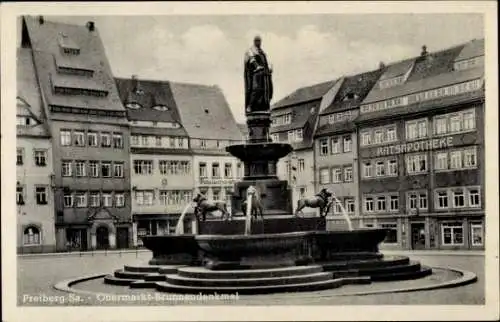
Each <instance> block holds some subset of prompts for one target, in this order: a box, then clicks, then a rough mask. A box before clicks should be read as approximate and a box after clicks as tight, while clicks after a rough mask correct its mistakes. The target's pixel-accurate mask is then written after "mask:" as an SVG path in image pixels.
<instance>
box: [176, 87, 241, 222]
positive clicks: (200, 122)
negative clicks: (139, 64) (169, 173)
mask: <svg viewBox="0 0 500 322" xmlns="http://www.w3.org/2000/svg"><path fill="white" fill-rule="evenodd" d="M170 88H171V91H172V95H173V98H174V100H175V103H176V106H177V108H178V111H179V114H180V119H181V122H182V124H183V127H184V129H185V130H186V132H187V135H188V136H189V148H190V151H191V153H192V174H193V176H192V180H193V181H192V184H193V193H198V192H200V193H202V194H204V195H205V196H206V197H207V198H208V199H209V200H225V201H227V206H228V208H229V209H228V210H229V211H231V212H232V213H233V214H236V213H237V212H239V211H240V210H239V209H230V206H231V202H230V198H231V196H232V193H233V185H234V183H235V182H237V181H239V180H241V178H242V177H243V173H244V172H243V171H244V169H243V163H241V162H240V161H239V160H238V159H237V158H235V157H233V156H231V155H230V154H229V153H227V152H226V150H225V148H226V147H227V146H229V145H231V144H236V143H242V141H243V140H244V133H242V131H241V130H240V127H239V126H238V124H237V123H236V120H235V119H234V116H233V114H232V112H231V109H230V108H229V105H228V104H227V102H226V99H225V97H224V94H223V93H222V91H221V90H220V88H218V87H217V86H206V85H197V84H185V83H176V82H170Z"/></svg>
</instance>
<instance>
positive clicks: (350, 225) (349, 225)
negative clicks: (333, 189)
mask: <svg viewBox="0 0 500 322" xmlns="http://www.w3.org/2000/svg"><path fill="white" fill-rule="evenodd" d="M333 198H334V199H335V202H336V203H338V204H339V205H340V209H341V210H342V216H343V217H344V219H345V221H346V222H347V226H348V227H349V231H352V230H353V229H352V223H351V218H349V215H348V214H347V211H346V210H345V207H344V205H343V204H342V202H340V200H339V198H337V197H336V196H333Z"/></svg>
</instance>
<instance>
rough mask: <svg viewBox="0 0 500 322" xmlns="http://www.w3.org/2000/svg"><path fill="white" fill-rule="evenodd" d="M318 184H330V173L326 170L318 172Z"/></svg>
mask: <svg viewBox="0 0 500 322" xmlns="http://www.w3.org/2000/svg"><path fill="white" fill-rule="evenodd" d="M319 182H320V183H321V184H326V183H330V171H329V170H328V169H321V170H320V171H319Z"/></svg>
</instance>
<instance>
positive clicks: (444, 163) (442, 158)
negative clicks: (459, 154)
mask: <svg viewBox="0 0 500 322" xmlns="http://www.w3.org/2000/svg"><path fill="white" fill-rule="evenodd" d="M434 163H435V164H434V168H435V169H436V170H446V169H448V153H447V152H436V154H435V161H434Z"/></svg>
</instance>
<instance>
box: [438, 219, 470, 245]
mask: <svg viewBox="0 0 500 322" xmlns="http://www.w3.org/2000/svg"><path fill="white" fill-rule="evenodd" d="M463 234H464V228H463V225H462V223H460V222H457V223H443V224H442V225H441V235H442V236H443V240H442V242H443V245H449V246H453V245H463V243H464V240H463Z"/></svg>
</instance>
